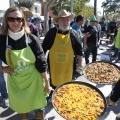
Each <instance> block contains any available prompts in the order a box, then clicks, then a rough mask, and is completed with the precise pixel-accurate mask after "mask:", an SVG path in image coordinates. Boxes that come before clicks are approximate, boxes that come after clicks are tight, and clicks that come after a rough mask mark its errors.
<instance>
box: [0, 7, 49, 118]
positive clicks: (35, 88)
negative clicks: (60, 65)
mask: <svg viewBox="0 0 120 120" xmlns="http://www.w3.org/2000/svg"><path fill="white" fill-rule="evenodd" d="M0 53H1V54H0V59H1V60H2V61H3V62H4V63H5V64H7V65H8V66H7V67H4V66H0V70H1V71H2V72H3V73H7V74H8V76H7V86H8V97H9V106H10V108H11V109H12V110H14V111H15V112H17V113H19V114H20V120H28V119H29V114H28V113H29V112H31V111H33V110H34V111H35V116H36V119H40V120H44V111H42V110H41V109H42V108H44V107H45V106H46V105H47V102H46V95H47V94H49V93H50V91H51V87H50V85H49V80H48V76H47V62H46V59H45V56H44V52H43V49H42V47H41V44H40V43H39V39H38V37H36V36H35V35H33V34H31V32H30V29H29V27H28V25H27V22H26V20H25V17H24V14H23V12H22V10H21V9H19V8H18V7H16V6H14V7H10V8H8V9H7V10H6V12H5V14H4V17H3V25H2V35H0Z"/></svg>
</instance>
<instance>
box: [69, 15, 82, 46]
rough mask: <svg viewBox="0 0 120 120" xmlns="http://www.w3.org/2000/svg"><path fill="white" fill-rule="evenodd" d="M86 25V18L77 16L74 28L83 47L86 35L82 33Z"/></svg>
mask: <svg viewBox="0 0 120 120" xmlns="http://www.w3.org/2000/svg"><path fill="white" fill-rule="evenodd" d="M83 23H84V17H83V16H82V15H78V16H76V19H75V23H73V24H72V26H71V27H72V28H73V29H74V30H75V31H76V32H77V33H78V34H79V39H80V43H81V45H82V43H83V42H82V40H83V39H84V35H83V33H82V32H81V26H82V24H83Z"/></svg>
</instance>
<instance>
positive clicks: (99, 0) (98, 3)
mask: <svg viewBox="0 0 120 120" xmlns="http://www.w3.org/2000/svg"><path fill="white" fill-rule="evenodd" d="M103 1H104V0H97V12H98V14H100V12H101V15H102V14H103V8H101V5H102V2H103ZM89 4H90V5H92V6H94V0H90V3H89ZM99 11H100V12H99Z"/></svg>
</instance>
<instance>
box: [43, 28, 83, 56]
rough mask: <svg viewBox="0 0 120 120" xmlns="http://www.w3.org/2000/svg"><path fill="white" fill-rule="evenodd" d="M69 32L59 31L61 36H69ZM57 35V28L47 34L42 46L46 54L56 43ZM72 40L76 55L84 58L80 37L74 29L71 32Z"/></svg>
mask: <svg viewBox="0 0 120 120" xmlns="http://www.w3.org/2000/svg"><path fill="white" fill-rule="evenodd" d="M68 32H69V31H65V32H62V31H60V30H59V29H58V33H59V34H64V35H66V34H68ZM56 33H57V28H55V27H54V28H52V29H50V30H49V31H48V33H47V34H46V36H45V39H44V41H43V44H42V47H43V50H44V52H45V53H46V51H47V50H50V49H51V47H52V45H53V43H54V40H55V37H56ZM70 38H71V43H72V48H73V51H74V55H80V56H82V46H81V44H80V41H79V36H78V33H77V32H76V31H75V30H73V29H71V30H70Z"/></svg>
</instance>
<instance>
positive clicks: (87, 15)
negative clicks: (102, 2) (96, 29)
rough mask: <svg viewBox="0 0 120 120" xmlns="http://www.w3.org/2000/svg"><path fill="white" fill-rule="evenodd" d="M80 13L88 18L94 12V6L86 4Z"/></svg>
mask: <svg viewBox="0 0 120 120" xmlns="http://www.w3.org/2000/svg"><path fill="white" fill-rule="evenodd" d="M88 11H89V12H88ZM79 14H81V15H84V17H85V18H86V19H89V18H90V16H91V15H93V14H94V8H93V7H92V6H84V8H83V9H82V11H80V12H79Z"/></svg>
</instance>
